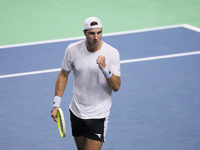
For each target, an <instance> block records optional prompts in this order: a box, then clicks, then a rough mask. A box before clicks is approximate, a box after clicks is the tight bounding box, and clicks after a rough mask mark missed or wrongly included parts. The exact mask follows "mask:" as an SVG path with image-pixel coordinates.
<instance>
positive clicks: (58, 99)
mask: <svg viewBox="0 0 200 150" xmlns="http://www.w3.org/2000/svg"><path fill="white" fill-rule="evenodd" d="M61 100H62V98H61V97H60V96H55V97H54V101H53V107H60V102H61Z"/></svg>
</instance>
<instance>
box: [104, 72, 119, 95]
mask: <svg viewBox="0 0 200 150" xmlns="http://www.w3.org/2000/svg"><path fill="white" fill-rule="evenodd" d="M107 83H108V85H109V87H110V88H111V89H112V90H113V91H114V92H117V91H118V90H119V89H120V86H121V80H120V77H118V76H115V75H112V76H111V78H109V79H107Z"/></svg>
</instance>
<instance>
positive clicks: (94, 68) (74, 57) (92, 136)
mask: <svg viewBox="0 0 200 150" xmlns="http://www.w3.org/2000/svg"><path fill="white" fill-rule="evenodd" d="M83 33H84V35H85V37H86V39H85V40H81V41H78V42H76V43H72V44H70V45H69V46H68V47H67V49H66V52H65V55H64V59H63V62H62V69H61V72H60V74H59V75H58V78H57V81H56V88H55V97H54V102H53V111H52V115H51V116H52V117H53V119H54V120H55V121H56V111H57V108H59V107H60V102H61V99H62V95H63V93H64V90H65V87H66V85H67V81H68V75H69V73H70V72H71V71H73V76H74V87H73V98H72V101H71V104H70V106H69V109H70V118H71V127H72V135H73V136H74V140H75V143H76V146H77V149H78V150H100V149H101V147H102V144H103V142H104V141H105V135H106V131H107V127H108V118H109V114H110V108H111V105H112V101H111V94H112V91H114V92H117V91H118V90H119V89H120V85H121V80H120V75H121V74H120V57H119V52H118V51H117V50H116V49H115V48H113V47H112V46H110V45H108V44H107V43H105V42H103V41H102V40H101V38H102V23H101V21H100V20H99V19H98V18H96V17H90V18H87V19H86V20H85V23H84V30H83Z"/></svg>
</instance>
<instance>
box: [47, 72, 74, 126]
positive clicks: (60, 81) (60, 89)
mask: <svg viewBox="0 0 200 150" xmlns="http://www.w3.org/2000/svg"><path fill="white" fill-rule="evenodd" d="M69 73H70V72H67V71H64V70H63V69H62V70H61V71H60V73H59V75H58V77H57V81H56V87H55V97H54V104H53V105H54V106H53V111H52V114H51V117H52V118H53V119H54V121H56V122H57V118H56V112H57V109H58V108H59V107H60V101H61V97H62V95H63V93H64V91H65V87H66V85H67V81H68V75H69Z"/></svg>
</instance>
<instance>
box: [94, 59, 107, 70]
mask: <svg viewBox="0 0 200 150" xmlns="http://www.w3.org/2000/svg"><path fill="white" fill-rule="evenodd" d="M96 63H97V64H98V65H99V68H100V69H101V70H104V69H105V68H106V57H105V56H98V57H97V60H96Z"/></svg>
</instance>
